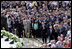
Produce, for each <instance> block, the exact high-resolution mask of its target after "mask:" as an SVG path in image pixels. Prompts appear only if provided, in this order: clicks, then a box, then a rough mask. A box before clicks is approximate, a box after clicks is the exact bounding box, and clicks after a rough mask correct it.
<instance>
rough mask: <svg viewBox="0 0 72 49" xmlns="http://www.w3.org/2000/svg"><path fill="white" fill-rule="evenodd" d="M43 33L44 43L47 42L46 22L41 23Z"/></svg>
mask: <svg viewBox="0 0 72 49" xmlns="http://www.w3.org/2000/svg"><path fill="white" fill-rule="evenodd" d="M41 24H42V25H41V33H42V41H43V43H47V36H48V33H47V29H46V24H45V23H44V22H42V23H41Z"/></svg>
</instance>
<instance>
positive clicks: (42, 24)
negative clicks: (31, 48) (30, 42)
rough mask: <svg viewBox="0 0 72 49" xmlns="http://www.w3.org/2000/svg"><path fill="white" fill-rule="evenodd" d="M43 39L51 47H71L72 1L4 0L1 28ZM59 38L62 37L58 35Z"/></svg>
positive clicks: (20, 35) (20, 34) (19, 34)
mask: <svg viewBox="0 0 72 49" xmlns="http://www.w3.org/2000/svg"><path fill="white" fill-rule="evenodd" d="M2 27H5V29H6V30H7V31H9V32H12V33H15V30H14V29H17V32H16V33H17V35H18V36H19V37H20V38H21V37H22V31H23V30H24V32H25V37H27V33H29V35H30V37H31V36H32V35H33V36H34V38H42V41H43V43H46V44H47V38H49V37H50V38H49V40H50V41H49V42H50V43H49V44H48V45H49V47H50V48H70V47H71V1H1V29H2ZM57 37H58V38H57Z"/></svg>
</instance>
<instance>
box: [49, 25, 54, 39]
mask: <svg viewBox="0 0 72 49" xmlns="http://www.w3.org/2000/svg"><path fill="white" fill-rule="evenodd" d="M48 36H49V38H50V40H52V39H54V29H53V27H52V26H49V29H48Z"/></svg>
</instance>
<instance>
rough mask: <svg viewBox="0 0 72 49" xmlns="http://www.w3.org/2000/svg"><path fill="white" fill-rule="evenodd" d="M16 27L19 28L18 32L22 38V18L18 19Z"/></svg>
mask: <svg viewBox="0 0 72 49" xmlns="http://www.w3.org/2000/svg"><path fill="white" fill-rule="evenodd" d="M16 25H17V26H16V28H17V31H18V36H19V37H20V38H21V33H22V31H23V22H22V20H21V19H20V17H18V20H17V23H16Z"/></svg>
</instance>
